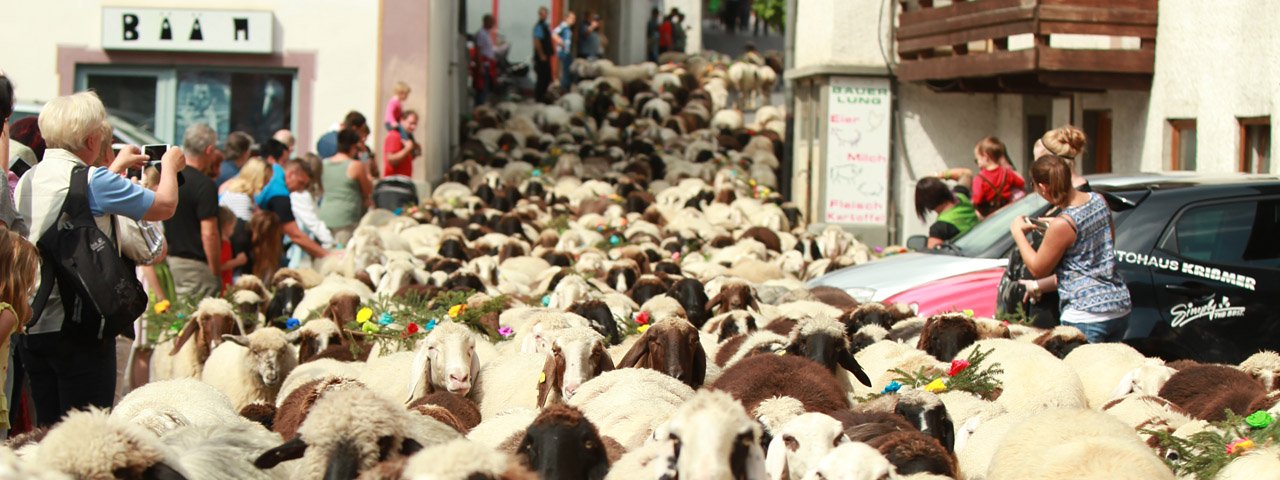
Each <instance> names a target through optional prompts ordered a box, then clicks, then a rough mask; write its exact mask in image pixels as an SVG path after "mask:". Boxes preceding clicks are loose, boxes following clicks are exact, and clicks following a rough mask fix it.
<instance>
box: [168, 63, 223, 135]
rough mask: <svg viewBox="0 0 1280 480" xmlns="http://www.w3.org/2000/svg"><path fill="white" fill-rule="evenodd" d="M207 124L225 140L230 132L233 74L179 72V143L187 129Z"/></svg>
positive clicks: (176, 130) (175, 124)
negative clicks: (197, 124)
mask: <svg viewBox="0 0 1280 480" xmlns="http://www.w3.org/2000/svg"><path fill="white" fill-rule="evenodd" d="M196 123H207V124H209V126H210V127H213V129H214V131H215V132H217V134H218V138H225V137H226V136H227V134H228V133H230V132H231V74H230V73H226V72H179V73H178V106H177V115H176V118H175V120H174V132H175V138H177V139H178V140H179V141H180V140H181V139H182V136H183V135H184V134H185V132H186V131H187V127H189V126H191V125H193V124H196Z"/></svg>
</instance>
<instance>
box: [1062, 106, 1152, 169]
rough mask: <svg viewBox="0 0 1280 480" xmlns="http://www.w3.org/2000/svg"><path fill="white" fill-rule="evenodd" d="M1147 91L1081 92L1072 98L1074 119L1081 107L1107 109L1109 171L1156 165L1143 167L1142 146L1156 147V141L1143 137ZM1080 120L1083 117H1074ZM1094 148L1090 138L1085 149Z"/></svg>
mask: <svg viewBox="0 0 1280 480" xmlns="http://www.w3.org/2000/svg"><path fill="white" fill-rule="evenodd" d="M1150 97H1151V94H1149V93H1147V92H1142V91H1127V90H1112V91H1109V92H1106V93H1101V94H1082V95H1080V96H1079V97H1078V101H1077V102H1076V107H1077V110H1078V111H1077V112H1076V114H1075V118H1076V119H1083V118H1084V111H1085V110H1110V111H1111V171H1112V172H1114V173H1137V172H1140V171H1151V170H1158V169H1151V168H1144V167H1143V165H1142V155H1143V150H1144V149H1146V148H1148V147H1151V148H1159V144H1158V143H1157V144H1155V145H1147V144H1146V142H1145V139H1144V137H1143V135H1144V132H1145V131H1146V127H1147V104H1148V102H1149V100H1150ZM1077 123H1083V120H1079V121H1077ZM1092 148H1094V144H1093V139H1090V145H1088V146H1087V147H1086V150H1089V149H1092Z"/></svg>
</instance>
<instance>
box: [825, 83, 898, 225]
mask: <svg viewBox="0 0 1280 480" xmlns="http://www.w3.org/2000/svg"><path fill="white" fill-rule="evenodd" d="M891 100H892V98H891V96H890V91H889V80H888V79H886V78H867V77H833V78H832V79H831V86H830V92H829V99H828V101H827V118H826V124H827V155H826V163H825V165H824V168H823V169H824V170H825V172H826V184H827V185H826V186H827V188H826V192H825V193H826V195H825V197H826V198H824V199H823V202H822V205H823V211H824V215H823V220H824V221H825V222H827V223H837V224H851V225H874V226H884V225H886V224H887V223H888V221H889V208H888V205H889V192H888V184H889V155H890V148H889V140H890V139H889V132H890V130H891V129H890V119H891V118H892V111H891V105H892V101H891Z"/></svg>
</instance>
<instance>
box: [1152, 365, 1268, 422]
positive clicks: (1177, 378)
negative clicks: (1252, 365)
mask: <svg viewBox="0 0 1280 480" xmlns="http://www.w3.org/2000/svg"><path fill="white" fill-rule="evenodd" d="M1266 396H1267V389H1266V388H1264V387H1263V386H1262V384H1261V383H1259V382H1258V380H1257V379H1255V378H1253V377H1252V376H1250V375H1249V374H1247V373H1245V372H1242V371H1240V370H1239V369H1236V368H1234V367H1228V366H1224V365H1199V366H1194V367H1187V368H1184V369H1182V370H1180V371H1179V372H1178V373H1175V374H1173V376H1172V377H1170V378H1169V381H1168V382H1165V384H1164V386H1163V387H1160V397H1161V398H1164V399H1165V400H1168V401H1170V402H1173V404H1174V405H1177V406H1179V407H1182V409H1183V410H1186V411H1187V412H1188V413H1190V414H1191V415H1192V416H1193V417H1196V418H1199V419H1201V420H1206V421H1210V422H1215V421H1219V420H1226V418H1227V416H1226V413H1225V411H1226V410H1231V411H1232V412H1235V413H1236V414H1237V415H1248V414H1249V413H1251V411H1250V410H1249V408H1250V406H1252V405H1253V404H1254V403H1255V402H1257V401H1258V400H1259V399H1262V398H1265V397H1266Z"/></svg>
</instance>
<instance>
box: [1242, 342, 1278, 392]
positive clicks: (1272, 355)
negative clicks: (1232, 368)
mask: <svg viewBox="0 0 1280 480" xmlns="http://www.w3.org/2000/svg"><path fill="white" fill-rule="evenodd" d="M1240 369H1241V370H1244V372H1245V373H1248V374H1249V375H1252V376H1253V378H1256V379H1258V381H1259V382H1261V383H1262V386H1263V387H1266V389H1267V390H1276V389H1280V354H1277V353H1276V352H1273V351H1271V350H1263V351H1261V352H1258V353H1255V354H1253V355H1250V356H1249V358H1246V359H1245V360H1244V361H1243V362H1240Z"/></svg>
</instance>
